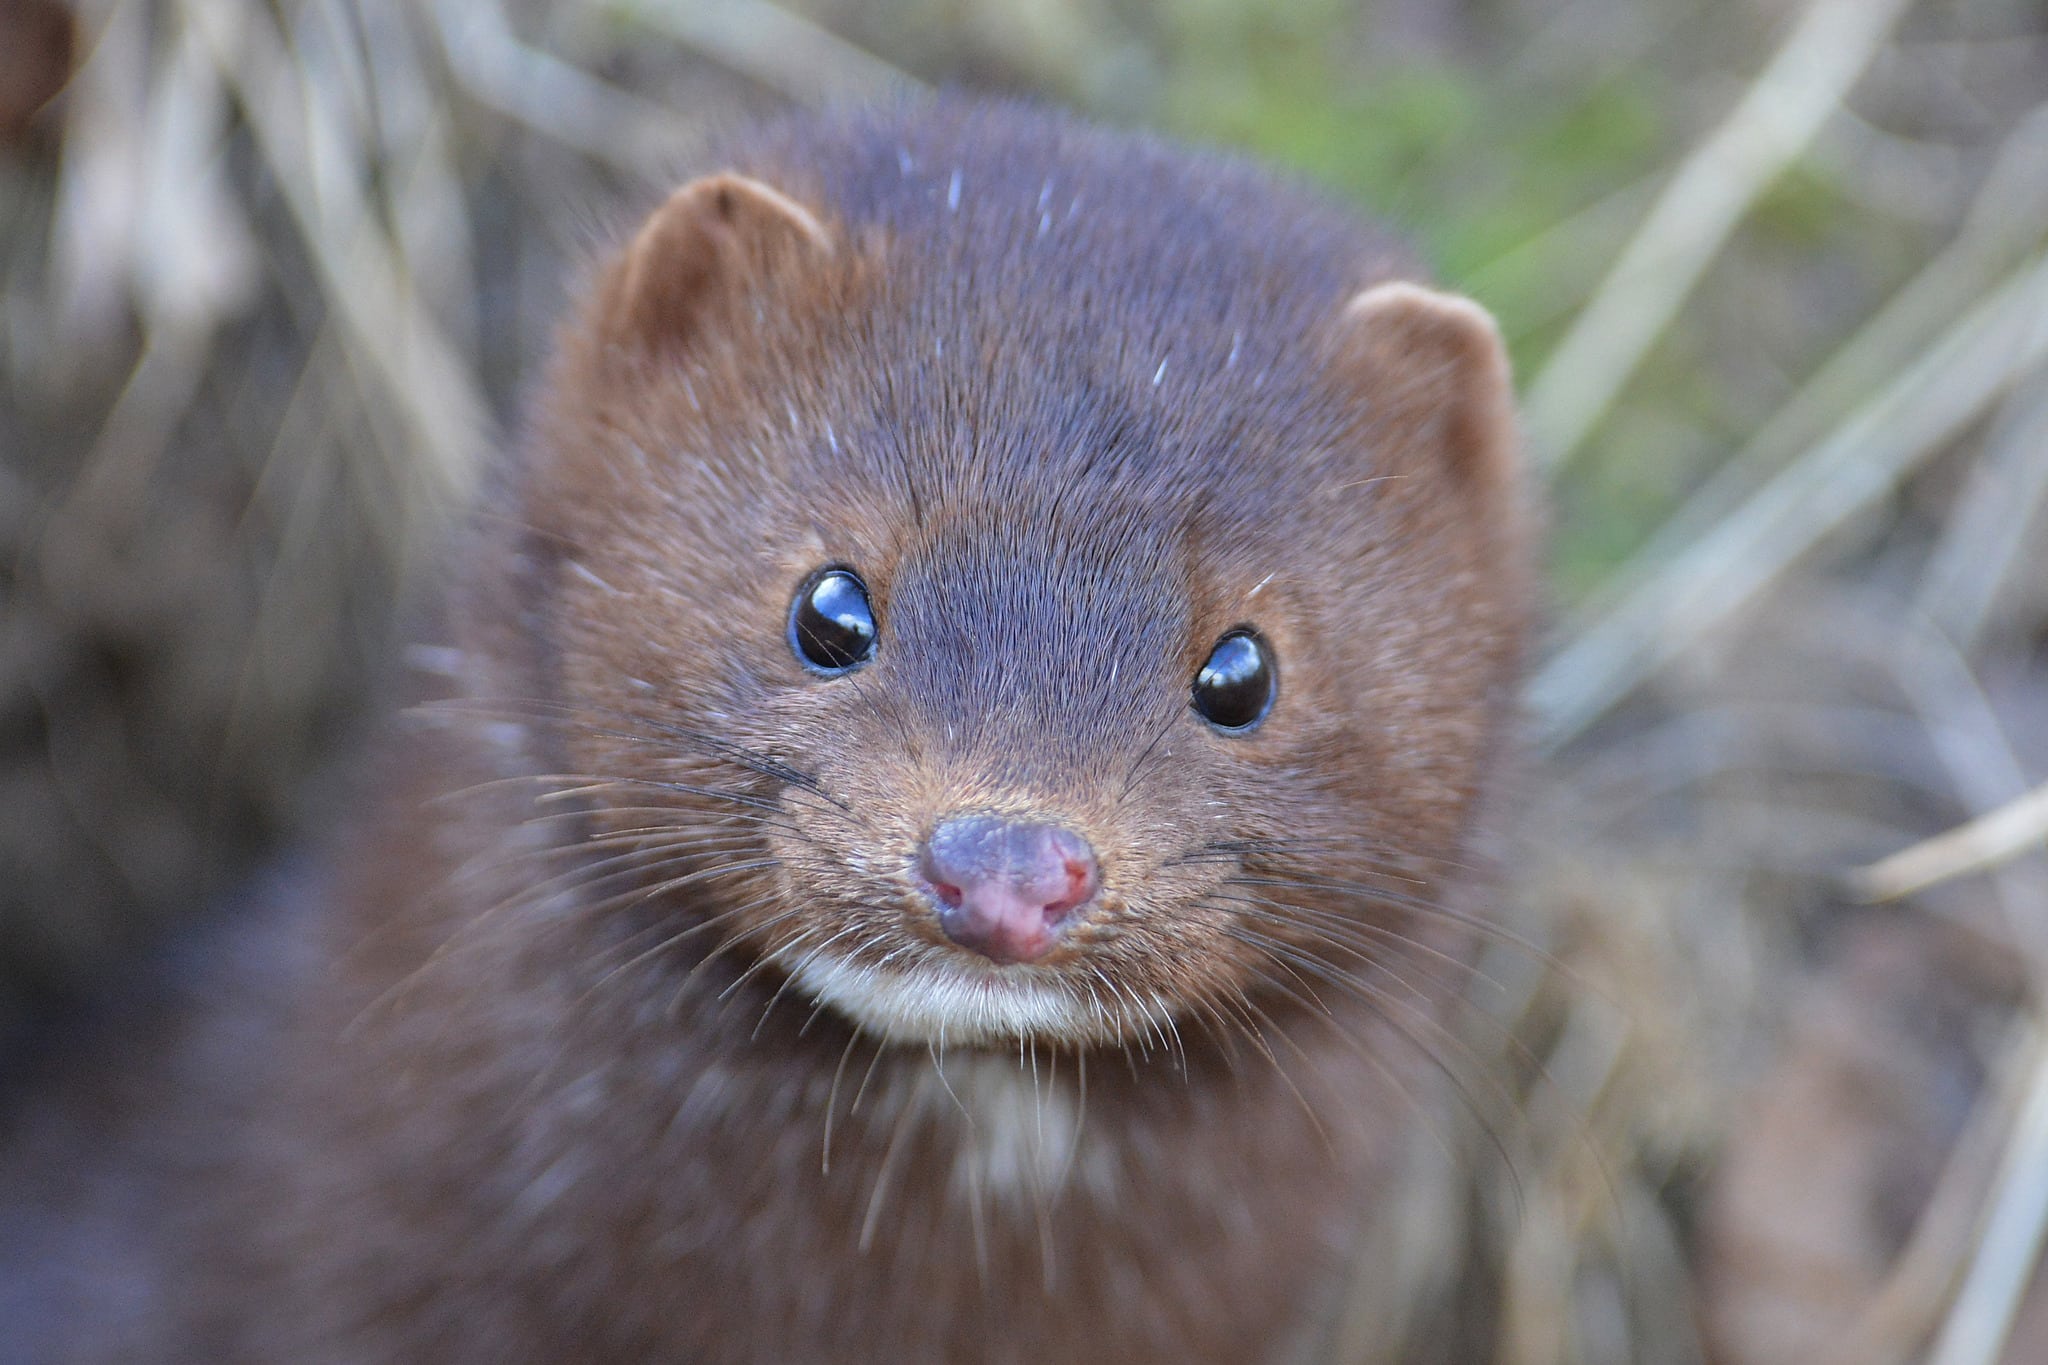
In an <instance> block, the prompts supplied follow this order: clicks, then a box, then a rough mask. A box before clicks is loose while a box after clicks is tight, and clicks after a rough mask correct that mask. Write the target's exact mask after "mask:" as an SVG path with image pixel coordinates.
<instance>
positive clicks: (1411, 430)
mask: <svg viewBox="0 0 2048 1365" xmlns="http://www.w3.org/2000/svg"><path fill="white" fill-rule="evenodd" d="M1410 277H1412V271H1409V270H1407V269H1406V268H1405V267H1404V265H1403V259H1402V257H1401V255H1400V253H1399V252H1398V251H1397V250H1396V249H1394V248H1393V247H1392V246H1391V245H1390V244H1389V243H1388V242H1387V241H1386V240H1384V239H1383V238H1382V237H1381V236H1380V235H1379V234H1378V233H1377V232H1376V231H1375V230H1374V229H1372V228H1370V227H1368V226H1365V225H1362V224H1360V223H1359V222H1357V221H1355V220H1354V219H1353V218H1351V217H1350V216H1348V215H1346V214H1344V213H1342V212H1340V211H1338V210H1336V209H1334V208H1332V207H1330V206H1327V205H1325V204H1323V203H1321V202H1318V201H1317V200H1315V199H1314V198H1313V197H1312V196H1310V195H1306V194H1304V193H1302V192H1299V191H1297V190H1295V189H1292V188H1290V187H1287V186H1285V185H1282V184H1279V183H1276V182H1275V181H1274V180H1273V179H1271V178H1269V177H1267V176H1266V175H1264V174H1262V173H1260V172H1258V171H1256V170H1254V169H1251V168H1249V167H1247V166H1244V165H1242V164H1239V163H1238V162H1235V161H1233V160H1230V159H1227V158H1222V157H1217V156H1211V155H1203V154H1193V153H1189V152H1186V151H1182V150H1178V149H1175V148H1172V147H1170V146H1167V145H1164V144H1161V143H1159V142H1156V141H1153V140H1150V139H1148V138H1144V137H1139V136H1130V135H1124V134H1118V133H1109V132H1103V131H1098V130H1094V129H1091V128H1088V127H1086V126H1083V125H1081V124H1078V123H1075V122H1073V121H1071V120H1068V119H1066V118H1062V117H1059V116H1056V115H1052V114H1048V113H1041V112H1034V111H1029V110H1025V109H1021V108H1016V107H1006V106H989V105H983V104H978V103H974V102H970V101H965V100H941V101H938V102H935V103H929V104H922V105H917V106H911V107H906V108H902V109H895V110H885V111H881V112H869V113H858V114H840V115H833V116H823V117H820V116H804V117H795V118H791V119H789V120H787V121H784V122H780V123H776V124H772V125H769V126H767V127H766V128H764V129H761V130H759V131H757V132H755V133H754V134H752V135H750V136H747V137H743V138H740V139H737V140H735V141H734V142H732V143H731V144H730V145H728V146H726V147H725V148H724V149H723V150H722V152H721V154H720V156H719V158H718V160H717V161H716V162H715V163H714V164H713V165H712V166H711V167H709V168H708V170H707V173H706V174H704V175H703V176H701V177H700V178H697V179H693V180H690V181H689V182H688V183H687V184H684V185H683V186H682V188H680V189H678V190H677V191H676V192H675V193H674V194H673V195H672V196H671V197H670V198H669V199H668V200H667V201H666V202H665V203H664V204H663V205H662V206H661V207H660V208H658V209H657V210H656V211H655V212H654V213H653V215H652V216H651V217H650V218H649V219H648V220H647V222H646V223H645V224H644V226H642V227H640V228H639V230H638V231H637V233H636V234H635V235H634V236H633V237H632V238H631V240H630V242H629V243H628V244H627V245H626V246H625V247H624V248H623V249H622V250H620V251H619V252H618V253H616V255H615V256H613V257H612V258H610V259H609V260H608V261H606V262H604V263H603V264H602V265H601V267H600V268H599V269H597V270H596V272H595V273H594V275H593V278H592V280H591V282H590V285H589V288H588V290H587V292H586V294H585V297H584V299H583V302H582V303H581V305H580V306H579V307H578V309H577V310H576V311H575V314H574V316H573V317H572V318H571V319H570V320H569V321H568V322H567V324H566V326H565V328H564V330H563V332H562V335H561V338H560V343H559V347H558V351H557V355H556V358H555V360H554V362H553V364H552V366H551V368H550V370H549V372H548V374H547V376H546V378H545V380H544V382H543V383H542V384H541V386H540V390H539V394H538V398H537V401H536V402H535V404H534V406H533V408H532V412H531V416H530V419H529V422H528V425H527V430H526V432H525V435H524V437H523V439H522V440H520V441H519V442H518V444H517V447H516V449H514V450H513V451H510V452H508V453H507V454H506V456H505V457H504V458H503V459H502V460H501V461H500V462H499V464H498V467H497V468H496V469H495V471H494V474H493V478H492V480H491V484H490V490H489V492H488V494H487V495H486V497H485V499H484V505H483V507H482V508H481V510H480V513H479V515H478V516H477V517H476V519H475V521H474V523H473V530H472V531H471V532H469V533H468V534H467V536H466V538H465V539H464V540H463V543H462V544H461V546H460V547H459V549H458V551H457V552H455V553H453V554H452V555H451V556H450V560H449V564H450V568H449V571H448V583H447V592H446V606H445V617H446V620H447V622H448V633H447V637H446V639H445V641H443V642H442V643H439V644H437V645H436V646H434V647H433V648H431V649H426V650H422V651H421V652H420V654H419V656H418V657H420V658H422V659H424V660H426V661H427V662H428V663H430V664H432V665H433V666H434V667H435V668H437V669H438V670H439V673H440V675H441V676H440V677H439V679H438V682H437V690H438V692H439V693H440V695H439V696H438V697H436V698H434V699H432V700H429V701H428V702H427V703H426V704H425V705H423V706H421V707H420V708H418V709H416V710H414V711H412V712H410V713H408V714H407V715H406V716H405V717H404V718H403V719H401V720H400V721H398V722H396V723H395V724H394V725H393V727H392V729H391V732H390V738H389V741H388V742H387V743H386V744H384V746H383V748H382V751H381V753H380V755H379V756H378V757H377V759H376V761H375V762H374V763H373V764H371V765H370V767H369V769H368V775H367V777H366V779H365V780H364V781H363V782H362V783H361V792H360V806H361V809H362V814H361V816H360V818H358V819H354V820H352V821H351V823H350V824H349V826H348V828H346V829H345V830H342V831H339V832H338V833H337V836H336V840H335V844H334V848H333V850H332V851H331V854H330V856H329V857H328V858H327V859H326V860H325V863H324V869H325V870H324V871H321V872H318V873H316V874H313V875H312V876H311V878H310V880H309V881H308V882H307V883H306V884H304V885H301V886H300V887H298V888H297V889H295V890H292V891H290V892H289V893H288V894H280V895H278V896H275V897H272V899H273V900H275V901H277V902H278V908H276V909H274V910H270V911H262V910H251V911H249V912H247V913H246V914H243V915H240V916H237V917H236V919H235V922H234V923H233V924H232V925H230V926H229V927H228V928H227V929H226V930H225V931H223V934H222V936H221V939H222V942H223V944H225V945H226V946H223V947H221V948H220V949H219V951H217V952H216V951H212V950H209V951H206V952H198V953H194V954H192V956H196V957H198V958H201V959H203V961H201V962H199V963H197V964H195V965H193V966H192V967H191V968H190V970H189V971H186V970H185V969H180V970H181V971H182V972H183V973H184V974H183V975H181V976H179V978H178V980H179V983H180V984H179V987H178V989H179V994H178V998H177V999H176V1000H175V1001H173V1002H172V1003H171V1005H169V1006H167V1007H166V1012H165V1013H164V1014H162V1015H156V1016H151V1018H150V1020H149V1021H148V1022H141V1023H130V1024H120V1025H116V1026H115V1027H114V1028H113V1029H112V1032H113V1033H114V1035H115V1036H116V1037H117V1038H118V1039H119V1040H120V1046H119V1047H115V1048H110V1049H109V1052H108V1054H107V1055H114V1054H115V1053H122V1054H125V1060H123V1061H122V1062H121V1063H120V1064H119V1065H113V1064H109V1066H108V1068H107V1069H105V1070H104V1071H103V1072H100V1073H94V1072H92V1070H91V1068H89V1067H86V1068H82V1073H83V1074H84V1075H85V1079H82V1080H81V1079H79V1078H78V1075H77V1074H74V1076H73V1078H72V1080H71V1081H70V1082H69V1083H68V1084H69V1089H70V1092H71V1093H70V1096H69V1098H68V1099H66V1100H65V1101H64V1102H63V1103H58V1102H56V1101H48V1102H45V1103H43V1104H41V1105H40V1106H39V1107H31V1108H30V1109H29V1110H28V1111H26V1112H25V1113H19V1114H17V1118H18V1120H19V1121H18V1122H16V1123H15V1124H14V1125H13V1126H12V1131H11V1135H10V1136H7V1137H5V1138H0V1141H4V1142H5V1143H6V1144H7V1147H8V1149H9V1155H8V1156H7V1157H6V1158H5V1164H6V1165H7V1166H9V1167H11V1173H9V1174H6V1175H4V1176H0V1195H4V1196H5V1197H6V1198H7V1200H8V1201H9V1203H8V1207H10V1208H12V1209H14V1210H15V1211H16V1212H17V1214H18V1217H17V1218H16V1221H15V1228H16V1231H15V1233H14V1234H12V1235H11V1236H8V1235H0V1261H4V1260H8V1259H9V1258H12V1261H13V1264H14V1265H17V1266H28V1267H30V1269H28V1270H24V1271H23V1272H22V1273H21V1274H20V1275H18V1276H16V1277H15V1278H14V1280H13V1284H14V1288H13V1290H11V1291H10V1292H11V1293H12V1294H13V1296H14V1298H15V1302H14V1303H13V1304H12V1305H9V1307H10V1311H12V1312H14V1314H15V1320H16V1321H17V1322H18V1323H26V1324H27V1326H26V1327H25V1328H21V1329H19V1330H18V1331H17V1332H16V1334H15V1338H14V1342H13V1345H12V1346H9V1345H0V1356H5V1355H7V1353H8V1352H9V1351H10V1350H15V1351H20V1350H26V1351H27V1352H28V1353H29V1357H31V1358H41V1359H84V1360H97V1359H108V1360H111V1359H135V1360H141V1359H149V1360H159V1361H201V1360H204V1361H287V1360H289V1361H295V1362H369V1361H437V1362H441V1361H478V1362H485V1361H487V1362H493V1363H494V1365H503V1363H504V1362H517V1361H568V1360H576V1361H650V1360H675V1361H692V1362H820V1363H825V1362H842V1361H843V1362H854V1361H862V1362H865V1361H962V1362H966V1361H974V1362H981V1361H987V1362H1019V1363H1020V1365H1021V1362H1033V1363H1034V1365H1039V1363H1042V1362H1085V1361H1118V1362H1145V1361H1174V1362H1187V1361H1218V1362H1224V1361H1227V1362H1247V1361H1257V1360H1267V1359H1277V1358H1295V1356H1296V1355H1298V1354H1299V1353H1302V1352H1312V1351H1314V1350H1315V1349H1317V1346H1316V1343H1317V1336H1316V1333H1317V1331H1318V1330H1319V1328H1318V1324H1319V1323H1322V1322H1325V1321H1326V1320H1327V1318H1328V1316H1329V1313H1330V1311H1331V1309H1332V1306H1333V1302H1334V1299H1335V1297H1336V1296H1337V1293H1338V1291H1339V1289H1340V1278H1339V1277H1340V1274H1341V1272H1342V1269H1343V1266H1344V1263H1345V1259H1346V1257H1347V1256H1350V1255H1351V1254H1352V1253H1353V1251H1354V1249H1355V1248H1356V1247H1357V1246H1358V1245H1359V1244H1360V1239H1361V1238H1362V1237H1363V1236H1365V1235H1366V1234H1367V1232H1368V1231H1369V1230H1370V1229H1371V1228H1372V1227H1373V1226H1374V1220H1375V1219H1376V1218H1379V1217H1382V1216H1383V1210H1384V1207H1385V1206H1386V1205H1387V1204H1388V1203H1389V1202H1390V1200H1391V1198H1392V1196H1393V1193H1394V1190H1395V1182H1396V1181H1397V1180H1398V1179H1399V1178H1400V1166H1401V1162H1402V1161H1403V1160H1404V1155H1405V1154H1406V1153H1407V1152H1408V1150H1409V1148H1410V1147H1411V1146H1412V1142H1411V1138H1412V1136H1413V1135H1414V1133H1415V1132H1416V1131H1417V1130H1418V1128H1419V1127H1421V1126H1424V1125H1426V1124H1428V1123H1429V1122H1430V1117H1431V1115H1430V1111H1431V1109H1432V1107H1434V1106H1436V1105H1438V1104H1439V1103H1440V1099H1439V1096H1438V1091H1439V1090H1440V1089H1441V1087H1440V1086H1435V1085H1432V1083H1431V1081H1430V1079H1429V1068H1428V1066H1427V1065H1426V1063H1425V1062H1423V1061H1422V1060H1420V1059H1421V1058H1422V1057H1423V1055H1424V1054H1426V1053H1428V1052H1430V1051H1432V1050H1433V1049H1434V1048H1436V1047H1438V1046H1439V1045H1438V1044H1437V1042H1436V1041H1435V1040H1436V1039H1438V1038H1439V1037H1440V1036H1441V1035H1440V1033H1439V1030H1440V1029H1441V1026H1442V1020H1443V1018H1444V1017H1445V1014H1446V1011H1447V1008H1448V1005H1449V998H1450V997H1451V996H1453V995H1454V994H1455V993H1456V990H1457V987H1458V984H1459V972H1458V971H1457V970H1454V969H1456V968H1458V967H1459V965H1460V964H1461V963H1462V962H1464V961H1465V960H1467V959H1468V958H1469V955H1470V951H1471V947H1472V942H1471V940H1472V938H1473V935H1474V933H1475V932H1476V929H1477V927H1478V926H1477V924H1476V921H1475V919H1474V917H1473V916H1472V915H1471V914H1469V913H1468V912H1466V911H1463V910H1459V909H1457V908H1455V907H1456V904H1457V903H1458V902H1457V897H1458V894H1459V888H1460V883H1461V880H1465V879H1469V877H1470V875H1471V874H1470V873H1469V872H1466V871H1464V870H1463V869H1466V868H1469V867H1470V866H1471V864H1472V863H1473V862H1474V860H1475V855H1474V853H1473V847H1472V846H1473V837H1474V835H1473V830H1474V824H1475V817H1476V815H1477V811H1478V808H1479V805H1480V802H1481V800H1482V798H1483V796H1484V794H1485V792H1486V790H1487V789H1488V787H1489V786H1490V785H1491V783H1492V773H1493V771H1494V769H1495V768H1496V767H1497V766H1498V765H1499V752H1498V751H1499V750H1500V748H1501V742H1502V741H1501V734H1502V732H1503V730H1504V729H1505V726H1506V722H1507V720H1508V719H1509V716H1510V714H1511V698H1512V695H1513V684H1514V676H1513V675H1514V668H1515V659H1516V654H1517V648H1518V639H1519V636H1520V634H1521V628H1522V624H1523V618H1524V614H1525V604H1524V600H1523V599H1524V595H1525V593H1526V590H1527V580H1528V573H1529V568H1528V562H1527V552H1526V545H1525V534H1524V527H1523V520H1524V518H1523V512H1522V507H1521V497H1520V491H1519V476H1518V470H1517V453H1516V448H1515V438H1514V432H1513V419H1512V413H1511V395H1510V388H1509V382H1508V375H1507V369H1506V362H1505V358H1504V354H1503V351H1502V348H1501V344H1500V340H1499V337H1498V335H1497V333H1496V331H1495V329H1494V327H1493V326H1492V324H1491V322H1490V321H1489V320H1488V318H1487V317H1486V315H1485V314H1484V312H1482V311H1481V310H1480V309H1479V308H1477V307H1476V306H1475V305H1473V304H1471V303H1469V302H1467V301H1464V300H1462V299H1457V298H1453V297H1450V296H1447V295H1444V294H1441V293H1438V292H1435V291H1433V290H1431V289H1429V288H1427V287H1424V286H1422V285H1420V284H1416V283H1412V282H1409V279H1410ZM145 1044H146V1046H145ZM145 1052H147V1053H148V1054H149V1055H148V1056H147V1057H144V1056H143V1055H142V1054H144V1053H145ZM24 1172H29V1173H30V1174H24ZM24 1341H27V1342H31V1343H40V1344H39V1345H38V1344H31V1345H28V1346H26V1347H24V1346H23V1345H22V1343H23V1342H24ZM39 1351H41V1352H43V1353H44V1354H42V1355H37V1352H39Z"/></svg>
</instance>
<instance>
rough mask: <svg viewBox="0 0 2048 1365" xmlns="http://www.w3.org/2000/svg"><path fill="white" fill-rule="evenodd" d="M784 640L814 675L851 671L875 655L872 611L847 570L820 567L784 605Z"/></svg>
mask: <svg viewBox="0 0 2048 1365" xmlns="http://www.w3.org/2000/svg"><path fill="white" fill-rule="evenodd" d="M789 644H790V648H792V649H794V650H795V651H796V657H797V658H798V660H800V661H801V662H802V663H803V665H804V667H806V668H808V669H810V670H811V671H812V672H814V673H826V674H831V675H834V676H836V675H838V674H841V673H851V672H852V671H853V670H854V669H856V668H859V667H860V666H861V665H862V664H864V663H866V662H867V661H868V660H869V659H872V658H874V657H875V609H874V607H873V606H872V605H871V604H870V603H869V602H868V587H867V584H865V583H863V582H861V581H860V578H859V576H858V575H856V574H854V573H853V571H852V570H850V569H820V570H819V571H818V572H817V573H814V574H812V575H811V576H810V578H808V579H807V580H805V582H804V585H803V587H801V588H799V589H797V594H796V601H794V602H792V603H791V604H790V608H789Z"/></svg>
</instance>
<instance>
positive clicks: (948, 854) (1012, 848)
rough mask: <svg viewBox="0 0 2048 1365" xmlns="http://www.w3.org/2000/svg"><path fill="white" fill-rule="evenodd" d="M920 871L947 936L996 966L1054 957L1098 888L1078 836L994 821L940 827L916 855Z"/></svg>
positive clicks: (960, 819) (981, 818) (1090, 856)
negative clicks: (1073, 920) (1068, 926)
mask: <svg viewBox="0 0 2048 1365" xmlns="http://www.w3.org/2000/svg"><path fill="white" fill-rule="evenodd" d="M917 872H918V875H919V876H920V877H921V878H923V880H924V884H925V887H926V889H927V891H928V892H929V894H930V896H931V898H932V902H933V904H934V905H935V906H936V907H937V908H938V914H939V927H940V928H941V929H943V930H944V931H945V933H946V937H947V938H950V939H952V940H953V942H955V943H957V944H959V945H960V946H961V947H963V948H967V949H970V950H971V951H973V952H976V953H979V954H981V955H982V956H983V957H986V958H989V959H991V960H992V961H995V962H1000V963H1015V962H1036V961H1038V960H1039V959H1040V958H1043V957H1045V956H1046V955H1047V954H1049V953H1051V952H1052V950H1053V948H1054V947H1055V946H1057V944H1058V943H1059V940H1060V936H1061V932H1062V930H1063V929H1064V927H1065V925H1066V923H1067V921H1068V919H1069V918H1070V917H1071V916H1072V914H1073V912H1074V911H1075V910H1077V909H1079V908H1080V907H1081V906H1083V905H1086V904H1087V903H1088V902H1089V901H1090V900H1091V899H1093V898H1094V896H1095V892H1096V890H1097V889H1098V887H1099V886H1100V884H1101V876H1100V872H1099V870H1098V869H1097V867H1096V862H1095V850H1094V849H1093V848H1092V847H1090V846H1089V843H1088V841H1087V840H1086V839H1084V838H1082V837H1081V836H1080V835H1078V834H1076V833H1074V832H1073V831H1072V830H1069V829H1064V828H1062V827H1061V826H1059V825H1054V824H1046V823H1042V822H1037V821H1012V820H1005V819H1003V818H1001V817H1000V816H994V815H965V816H956V817H954V818H953V819H950V820H947V821H945V822H943V823H942V824H940V825H939V827H938V828H936V829H934V830H933V831H932V832H931V837H930V838H928V839H926V840H925V842H924V846H923V847H922V848H920V849H919V850H918V855H917Z"/></svg>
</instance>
